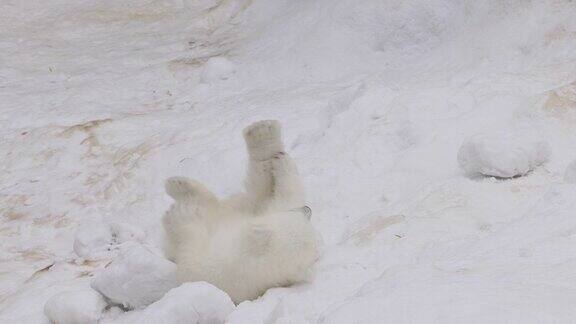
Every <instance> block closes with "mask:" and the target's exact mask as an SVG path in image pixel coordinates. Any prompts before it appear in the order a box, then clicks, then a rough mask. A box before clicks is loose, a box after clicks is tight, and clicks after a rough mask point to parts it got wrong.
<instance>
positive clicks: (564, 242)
mask: <svg viewBox="0 0 576 324" xmlns="http://www.w3.org/2000/svg"><path fill="white" fill-rule="evenodd" d="M575 17H576V6H575V4H574V1H569V0H540V1H526V0H506V1H498V0H485V1H477V0H403V1H381V0H313V1H312V0H311V1H296V0H275V1H270V0H225V1H224V0H147V1H129V0H101V1H91V0H51V1H38V0H37V1H32V0H29V1H15V0H12V1H10V0H4V1H0V53H2V54H0V56H1V58H0V61H1V64H0V273H2V275H1V276H0V323H21V324H39V323H41V324H45V323H48V321H49V319H48V317H47V316H46V315H45V314H44V312H43V309H44V305H45V303H46V302H47V301H48V300H49V299H50V298H51V297H52V296H54V295H55V294H57V293H60V292H66V291H76V290H83V289H87V288H89V287H88V286H89V281H90V279H91V278H92V276H95V277H98V276H99V274H98V273H99V272H100V271H108V270H103V268H104V267H105V265H106V264H108V263H109V262H111V261H112V260H114V259H115V258H116V254H117V253H119V252H123V247H124V246H125V245H126V244H131V243H130V242H129V241H136V242H138V241H142V244H143V245H145V246H147V247H151V249H153V250H154V251H156V250H157V249H159V248H160V246H161V244H162V237H161V217H162V215H163V213H164V212H165V211H166V209H167V208H168V206H169V205H170V203H171V201H170V198H169V197H168V195H166V194H165V192H164V189H163V185H162V183H163V182H164V180H165V179H167V178H168V177H171V176H177V175H182V176H187V177H190V178H194V179H197V180H198V181H200V182H202V183H204V184H206V186H207V187H208V188H211V189H213V190H215V191H216V192H215V194H217V195H218V196H226V195H228V194H231V193H234V192H237V191H238V189H239V188H241V185H242V179H243V174H244V165H245V164H246V163H245V160H246V155H245V148H244V147H243V144H242V136H241V131H242V129H243V128H244V127H245V126H247V125H249V124H250V123H251V122H253V121H256V120H262V119H277V120H279V121H280V122H281V123H282V126H283V130H284V135H285V137H284V143H285V146H286V150H287V151H289V152H290V154H291V156H292V157H293V158H294V160H295V162H296V164H297V165H298V168H299V170H300V174H301V177H302V180H303V183H304V187H305V189H306V191H307V197H308V201H307V205H308V206H311V208H312V210H313V211H314V214H313V216H312V218H311V220H312V223H313V226H314V228H315V229H316V230H317V231H319V232H320V234H321V235H322V237H323V239H324V247H323V249H322V251H321V254H320V255H321V257H320V258H319V260H318V261H317V262H316V264H315V266H314V275H313V276H312V278H311V279H310V280H308V281H307V282H305V283H301V284H298V285H294V286H291V287H286V288H275V289H269V290H268V291H267V292H266V293H265V294H264V295H263V296H262V297H261V298H259V299H257V300H254V301H251V302H245V303H242V304H240V305H238V306H237V307H236V308H235V309H234V310H233V311H232V313H231V314H230V315H229V316H228V319H227V322H228V323H231V324H238V323H249V324H268V323H275V322H280V323H282V322H284V323H286V322H291V321H292V322H295V323H318V322H324V323H330V324H332V323H349V322H351V320H353V321H356V322H362V321H364V322H376V323H381V322H390V323H399V324H403V323H415V322H425V323H472V324H474V323H523V324H532V323H534V324H536V323H560V324H564V323H573V322H574V318H576V314H575V311H576V308H575V307H574V305H575V304H576V293H575V292H576V285H575V282H576V280H575V278H574V274H576V259H575V255H576V253H575V248H574V247H575V246H576V235H574V233H576V224H575V223H574V221H575V220H576V217H574V210H576V205H575V203H574V197H576V192H574V187H575V186H574V184H573V183H567V182H571V180H570V176H567V177H566V182H565V181H564V176H565V173H567V172H566V170H567V165H569V164H570V163H571V162H572V161H574V159H575V158H576V151H575V149H574V143H576V77H575V76H576V51H575V50H574V44H575V42H576V18H575ZM210 58H226V59H227V60H229V61H230V62H233V69H234V71H235V72H233V73H232V74H229V71H230V70H229V69H224V70H225V73H224V74H219V73H220V72H219V73H216V75H218V76H216V77H215V79H214V80H211V81H210V82H203V79H204V78H207V77H206V76H205V77H203V76H202V74H203V73H205V72H208V70H209V69H207V62H208V61H209V60H210ZM217 70H218V69H217ZM222 77H223V78H224V79H222ZM524 130H529V133H531V134H533V136H534V137H535V140H536V141H543V142H547V143H548V145H549V146H550V152H551V154H550V155H549V156H548V159H549V161H548V162H546V163H545V164H544V165H541V166H536V163H535V162H536V160H537V157H536V156H537V155H538V154H536V153H535V152H536V151H538V150H536V149H534V147H535V144H534V143H536V142H530V143H527V142H524V141H517V140H516V139H514V140H508V139H507V137H506V136H508V135H506V134H508V133H510V136H512V135H514V134H516V133H518V132H519V131H524ZM496 131H497V132H496ZM502 133H504V135H498V136H495V137H497V138H495V137H493V136H491V135H490V134H502ZM474 134H486V135H482V136H486V137H487V138H488V140H487V141H488V142H489V143H490V147H496V148H501V147H503V145H506V146H505V147H508V148H518V149H519V151H514V152H511V153H510V154H511V155H510V156H511V157H510V158H508V157H506V161H505V163H504V166H503V167H500V166H499V168H502V169H503V170H504V171H506V172H504V173H498V175H499V176H502V175H504V176H511V175H515V174H524V175H523V176H521V177H515V178H507V179H506V181H502V180H501V179H498V178H495V177H483V176H480V177H475V179H474V181H471V180H470V178H469V177H470V175H466V174H464V172H462V169H461V168H460V166H459V163H458V159H457V156H458V152H459V149H460V147H461V145H462V143H463V141H464V140H465V139H467V138H469V137H470V136H473V135H474ZM488 135H490V136H488ZM502 143H508V144H502ZM474 149H478V147H476V146H474ZM484 149H485V148H482V150H484ZM520 152H521V153H520ZM506 153H508V152H506ZM489 156H490V158H494V157H495V155H494V154H489ZM483 157H485V156H484V155H483ZM497 157H498V159H499V158H500V156H497ZM540 157H542V156H540ZM490 161H491V162H492V160H490ZM509 161H512V162H509ZM484 166H485V164H484V163H483V164H482V167H484ZM530 169H532V171H531V172H528V173H525V172H526V171H527V170H530ZM498 172H500V169H498ZM91 222H95V223H97V224H98V223H100V224H101V225H98V226H96V227H95V228H94V231H93V232H92V233H90V227H84V226H83V225H82V224H89V223H91ZM115 223H122V224H125V225H126V226H127V227H128V228H131V229H137V230H135V231H123V230H122V229H120V230H119V232H118V231H117V229H115V228H114V225H113V224H115ZM106 225H108V231H106V230H105V228H106V227H107V226H106ZM100 226H101V227H100ZM99 228H100V229H99ZM77 229H79V231H82V232H84V233H86V234H78V235H77ZM109 233H110V234H111V235H110V234H109ZM129 233H132V234H129ZM124 234H126V235H124ZM76 238H78V240H77V242H78V246H76V247H75V244H74V242H75V240H76ZM121 242H125V243H121ZM108 248H110V251H108ZM135 250H138V249H135ZM75 251H76V252H79V253H78V254H76V252H75ZM133 253H137V254H138V255H141V256H142V257H141V259H142V260H147V261H146V262H144V261H143V262H144V263H146V264H148V262H149V263H150V264H156V261H158V263H162V264H165V263H164V262H165V261H163V260H162V261H159V260H158V259H155V258H154V257H152V256H150V254H149V252H142V251H141V252H140V253H138V252H133ZM154 260H156V261H154ZM145 266H147V265H145ZM151 267H152V268H155V267H156V265H154V266H151ZM171 267H172V266H168V265H167V266H166V267H165V269H166V270H168V268H171ZM128 268H130V269H128ZM161 268H163V269H164V267H163V266H162V267H161ZM123 271H124V272H123V276H124V278H128V279H130V280H127V281H125V282H131V280H133V279H138V278H146V276H147V275H150V274H151V273H150V271H149V273H147V274H146V273H144V271H143V270H141V269H137V267H136V268H134V267H129V266H126V267H124V270H123ZM167 272H169V271H167ZM128 273H129V274H128ZM158 276H159V277H160V275H158ZM147 280H148V279H147ZM146 282H147V281H146ZM115 283H116V284H117V285H118V284H119V283H118V282H115ZM111 286H113V285H112V284H111ZM153 286H154V285H152V284H151V285H150V287H149V288H146V289H147V291H148V290H149V291H156V292H157V293H155V294H154V295H155V296H154V297H149V298H148V300H147V303H152V302H155V301H157V300H158V299H160V298H161V296H162V294H163V293H161V292H160V290H163V292H165V291H168V289H169V288H172V286H170V285H168V284H166V285H165V286H164V287H163V288H162V289H160V288H159V287H158V286H155V287H153ZM143 287H144V288H145V285H144V286H143ZM107 288H109V287H107ZM111 290H112V289H111ZM134 290H137V289H134ZM147 291H144V292H143V293H144V294H147V293H148V292H147ZM120 297H122V296H120ZM130 297H131V299H137V300H139V299H138V298H134V297H133V296H132V295H131V296H130ZM143 304H144V303H143ZM143 311H144V310H135V311H125V309H122V308H121V307H111V308H110V309H109V310H106V311H105V312H104V314H103V318H102V319H101V324H108V323H114V324H124V323H132V321H131V318H136V317H138V315H139V314H140V312H143ZM151 316H152V315H151Z"/></svg>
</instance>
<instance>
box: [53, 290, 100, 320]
mask: <svg viewBox="0 0 576 324" xmlns="http://www.w3.org/2000/svg"><path fill="white" fill-rule="evenodd" d="M105 307H106V302H105V301H104V298H103V297H102V296H101V295H100V294H99V293H97V292H96V291H94V290H92V289H86V290H81V291H68V292H63V293H59V294H56V295H54V296H53V297H52V298H50V299H49V300H48V301H47V302H46V304H45V305H44V314H45V315H46V316H47V317H48V318H49V319H50V321H52V323H55V324H96V323H97V322H98V319H100V316H101V315H102V311H103V310H104V308H105Z"/></svg>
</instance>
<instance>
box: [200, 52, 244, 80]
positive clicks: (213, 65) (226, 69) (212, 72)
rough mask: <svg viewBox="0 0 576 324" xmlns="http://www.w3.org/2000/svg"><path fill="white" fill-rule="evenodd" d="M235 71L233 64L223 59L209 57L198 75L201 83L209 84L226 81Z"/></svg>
mask: <svg viewBox="0 0 576 324" xmlns="http://www.w3.org/2000/svg"><path fill="white" fill-rule="evenodd" d="M235 70H236V68H235V66H234V63H232V62H231V61H230V60H229V59H227V58H225V57H220V56H217V57H211V58H210V59H209V60H208V61H206V63H204V69H203V70H202V74H201V75H200V80H201V81H202V82H203V83H211V82H214V81H218V80H226V79H228V78H229V77H230V75H231V74H232V73H234V72H235Z"/></svg>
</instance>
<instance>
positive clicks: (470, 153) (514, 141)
mask: <svg viewBox="0 0 576 324" xmlns="http://www.w3.org/2000/svg"><path fill="white" fill-rule="evenodd" d="M549 156H550V148H549V146H548V144H547V143H546V142H544V141H542V140H539V139H537V138H535V137H534V136H531V135H529V134H526V133H523V132H520V133H516V132H510V133H501V134H483V135H476V136H473V137H471V138H469V139H468V140H466V141H465V142H464V143H463V144H462V146H461V147H460V151H459V152H458V163H459V164H460V167H461V168H462V169H463V170H464V171H465V172H466V173H467V174H468V175H472V176H474V175H485V176H492V177H499V178H512V177H516V176H522V175H525V174H527V173H528V172H530V171H532V170H534V169H535V168H536V167H538V166H539V165H541V164H543V163H545V162H546V161H548V158H549Z"/></svg>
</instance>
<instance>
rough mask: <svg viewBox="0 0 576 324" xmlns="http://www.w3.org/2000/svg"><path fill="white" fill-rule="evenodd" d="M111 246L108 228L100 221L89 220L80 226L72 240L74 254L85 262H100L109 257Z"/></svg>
mask: <svg viewBox="0 0 576 324" xmlns="http://www.w3.org/2000/svg"><path fill="white" fill-rule="evenodd" d="M111 244H112V231H111V229H110V226H109V225H108V224H106V223H104V222H103V221H102V220H101V219H99V218H96V219H93V218H91V219H89V220H88V221H86V222H84V223H82V224H80V226H79V227H78V229H77V230H76V237H75V239H74V246H73V249H74V252H75V253H76V254H77V255H78V256H79V257H82V258H84V259H86V260H100V259H103V258H105V257H106V256H108V255H109V249H110V245H111Z"/></svg>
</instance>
